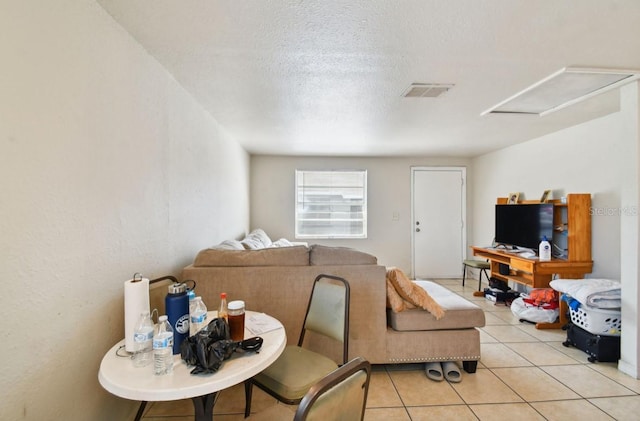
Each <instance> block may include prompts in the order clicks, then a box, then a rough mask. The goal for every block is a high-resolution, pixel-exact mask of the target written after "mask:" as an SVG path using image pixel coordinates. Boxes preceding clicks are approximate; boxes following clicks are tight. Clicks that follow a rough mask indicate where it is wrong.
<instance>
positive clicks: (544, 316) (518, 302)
mask: <svg viewBox="0 0 640 421" xmlns="http://www.w3.org/2000/svg"><path fill="white" fill-rule="evenodd" d="M511 312H512V313H513V314H514V315H515V316H516V317H517V318H519V319H524V320H528V321H530V322H535V323H553V322H555V321H556V319H557V318H558V315H559V314H560V311H559V309H557V308H554V309H544V308H542V307H538V306H535V305H531V304H527V303H525V302H524V299H523V298H522V297H518V298H516V299H515V300H513V302H512V303H511Z"/></svg>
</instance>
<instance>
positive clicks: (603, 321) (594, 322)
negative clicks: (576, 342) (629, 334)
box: [569, 304, 622, 336]
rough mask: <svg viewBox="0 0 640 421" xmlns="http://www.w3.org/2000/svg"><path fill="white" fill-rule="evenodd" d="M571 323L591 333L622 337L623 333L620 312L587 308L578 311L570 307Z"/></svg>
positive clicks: (580, 308) (582, 306) (583, 306)
mask: <svg viewBox="0 0 640 421" xmlns="http://www.w3.org/2000/svg"><path fill="white" fill-rule="evenodd" d="M569 314H570V315H571V322H572V323H573V324H574V325H576V326H579V327H581V328H582V329H584V330H586V331H587V332H589V333H594V334H597V335H605V336H620V332H621V331H622V326H621V324H622V323H621V320H620V319H621V313H620V310H605V309H600V308H594V307H589V306H585V305H584V304H583V305H581V306H580V307H578V309H577V310H574V309H573V308H571V307H569Z"/></svg>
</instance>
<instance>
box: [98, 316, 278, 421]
mask: <svg viewBox="0 0 640 421" xmlns="http://www.w3.org/2000/svg"><path fill="white" fill-rule="evenodd" d="M216 313H217V312H215V311H213V312H209V314H208V317H209V320H211V319H213V318H215V317H216ZM252 317H256V318H260V319H261V320H262V321H265V320H267V321H268V322H269V323H271V324H275V325H277V326H278V328H277V329H275V330H271V331H269V332H266V333H262V334H260V335H254V334H252V333H251V332H250V331H249V330H247V329H246V327H247V326H250V324H251V318H252ZM253 336H260V337H262V339H263V340H264V342H263V344H262V347H261V348H260V352H257V353H255V352H246V353H234V354H233V356H232V357H231V358H229V359H228V360H225V361H224V362H223V363H222V366H221V367H220V369H219V370H218V371H216V372H215V373H212V374H206V375H200V374H199V375H193V374H190V372H191V370H192V369H193V368H194V367H188V366H187V365H186V363H185V362H184V361H182V359H181V358H180V354H177V355H174V356H173V358H174V365H173V373H171V374H168V375H163V376H156V375H155V374H153V364H150V365H148V366H146V367H134V366H133V362H132V361H131V358H130V357H128V356H119V355H117V353H120V354H122V353H123V352H124V349H121V347H122V345H123V344H124V339H123V340H122V341H120V342H118V343H117V344H115V345H114V346H113V347H112V348H111V349H110V350H109V351H108V352H107V353H106V354H105V356H104V358H103V359H102V362H101V363H100V371H99V373H98V380H99V381H100V384H101V385H102V387H103V388H104V389H106V390H107V391H108V392H110V393H112V394H114V395H116V396H119V397H122V398H126V399H131V400H136V401H143V406H141V410H140V411H139V413H138V417H140V416H141V415H142V409H143V408H144V405H145V403H146V402H147V401H172V400H179V399H186V398H191V399H192V400H193V403H194V406H195V411H196V417H195V419H196V420H197V421H204V420H211V419H212V418H213V404H214V400H215V396H216V394H217V392H218V391H220V390H223V389H226V388H228V387H231V386H234V385H236V384H238V383H241V382H243V381H245V380H247V379H249V378H251V377H253V376H255V375H256V374H258V373H260V372H261V371H262V370H264V369H265V368H267V367H268V366H269V365H271V364H272V363H273V362H274V361H275V360H276V359H277V358H278V357H279V356H280V354H281V353H282V351H283V350H284V348H285V346H286V343H287V336H286V333H285V331H284V327H283V326H282V324H281V323H280V322H279V321H278V320H276V319H274V318H273V317H271V316H268V315H266V314H263V313H256V312H251V311H247V313H246V322H245V338H250V337H253Z"/></svg>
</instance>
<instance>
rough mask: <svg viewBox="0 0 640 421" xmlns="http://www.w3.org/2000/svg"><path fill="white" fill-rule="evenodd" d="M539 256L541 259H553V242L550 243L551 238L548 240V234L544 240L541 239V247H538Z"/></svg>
mask: <svg viewBox="0 0 640 421" xmlns="http://www.w3.org/2000/svg"><path fill="white" fill-rule="evenodd" d="M538 257H539V258H540V261H549V260H551V244H549V240H547V236H546V235H545V236H544V238H543V239H542V241H540V247H538Z"/></svg>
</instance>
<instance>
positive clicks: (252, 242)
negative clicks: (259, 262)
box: [241, 228, 271, 250]
mask: <svg viewBox="0 0 640 421" xmlns="http://www.w3.org/2000/svg"><path fill="white" fill-rule="evenodd" d="M241 243H242V244H243V245H244V248H246V249H247V250H259V249H263V248H265V247H269V246H270V245H271V238H269V236H268V235H267V233H266V232H264V230H262V229H260V228H257V229H254V230H253V231H251V232H250V233H249V235H247V236H246V237H244V239H243V240H242V241H241Z"/></svg>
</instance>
